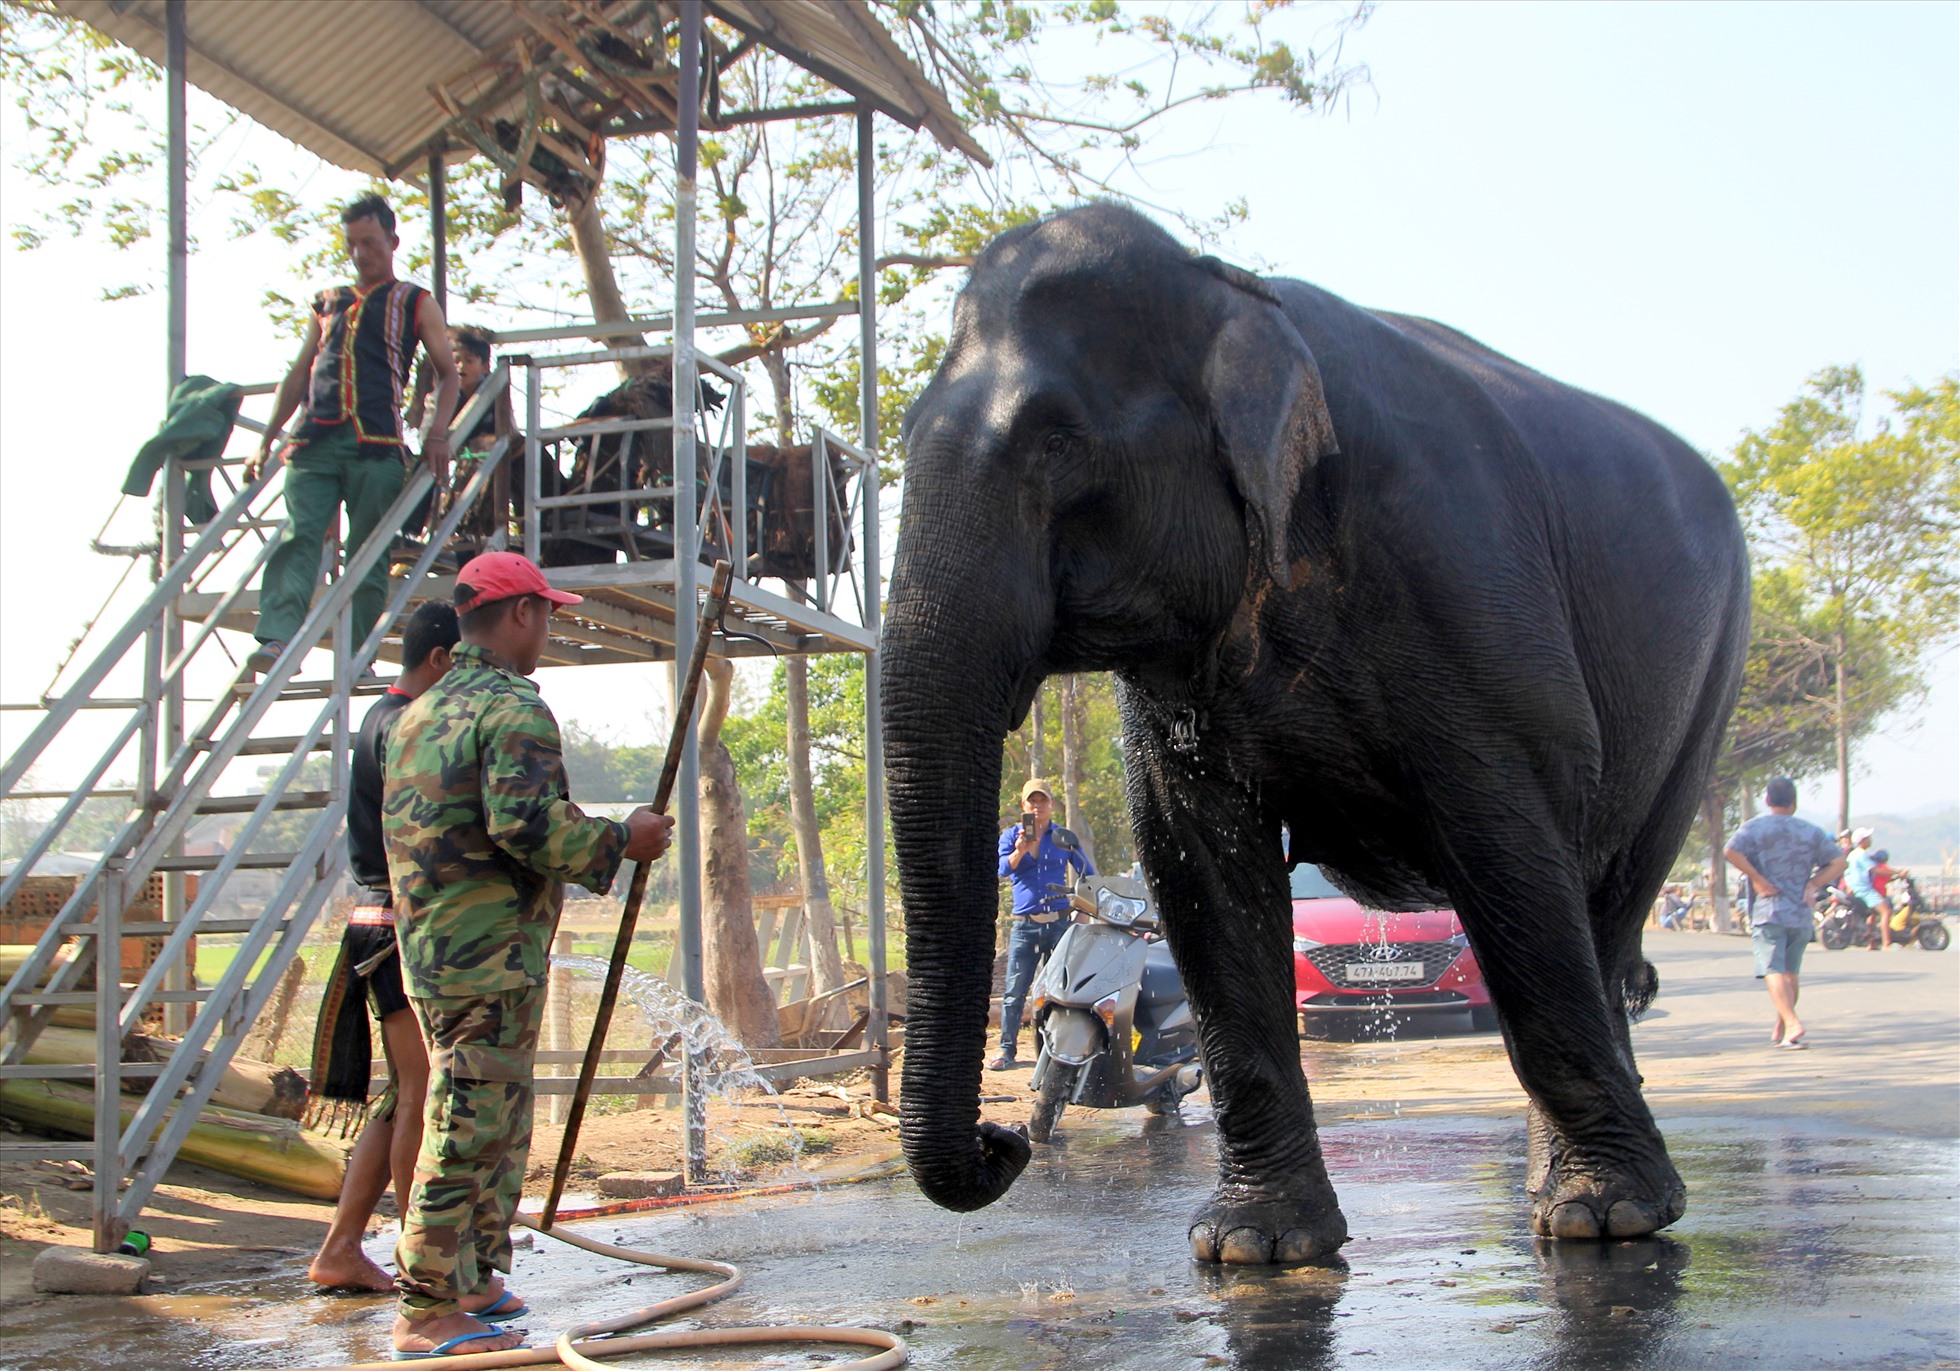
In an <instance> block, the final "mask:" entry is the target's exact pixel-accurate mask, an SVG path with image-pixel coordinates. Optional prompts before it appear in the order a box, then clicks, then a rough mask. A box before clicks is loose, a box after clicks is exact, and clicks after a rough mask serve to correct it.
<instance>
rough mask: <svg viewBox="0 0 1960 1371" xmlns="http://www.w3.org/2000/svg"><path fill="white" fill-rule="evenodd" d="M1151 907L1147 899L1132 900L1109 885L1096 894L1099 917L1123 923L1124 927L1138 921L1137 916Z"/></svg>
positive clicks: (1110, 921)
mask: <svg viewBox="0 0 1960 1371" xmlns="http://www.w3.org/2000/svg"><path fill="white" fill-rule="evenodd" d="M1149 907H1150V906H1149V904H1148V903H1147V902H1146V901H1143V900H1132V899H1129V898H1127V897H1125V896H1122V895H1118V894H1117V893H1116V892H1115V891H1113V890H1111V889H1109V888H1108V887H1104V888H1103V889H1102V890H1101V891H1098V892H1097V894H1096V915H1097V917H1098V918H1101V919H1104V920H1106V921H1107V922H1109V923H1113V924H1121V925H1123V926H1124V927H1128V926H1129V925H1131V924H1133V923H1135V922H1136V921H1137V916H1138V915H1140V914H1142V913H1143V912H1144V911H1145V910H1146V909H1148V908H1149Z"/></svg>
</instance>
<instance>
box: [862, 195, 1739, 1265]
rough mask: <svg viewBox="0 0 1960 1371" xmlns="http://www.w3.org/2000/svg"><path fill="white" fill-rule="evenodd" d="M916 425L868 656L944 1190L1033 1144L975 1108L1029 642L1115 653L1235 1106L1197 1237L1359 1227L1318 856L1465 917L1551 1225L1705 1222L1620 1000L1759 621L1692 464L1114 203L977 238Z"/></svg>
mask: <svg viewBox="0 0 1960 1371" xmlns="http://www.w3.org/2000/svg"><path fill="white" fill-rule="evenodd" d="M901 436H902V441H903V445H904V452H905V468H904V469H905V482H904V492H903V502H902V509H901V515H900V528H899V538H898V547H897V553H896V558H895V561H894V565H893V572H892V579H891V583H890V591H889V599H888V609H887V614H886V619H885V630H884V637H883V640H882V642H881V646H880V652H881V675H880V688H881V692H882V706H881V709H882V715H881V717H882V721H883V727H884V732H885V739H886V749H887V754H886V755H887V761H886V779H887V785H888V792H889V795H890V805H891V815H892V833H893V841H894V846H895V850H896V855H897V861H898V869H899V877H900V891H901V894H902V896H903V901H904V908H905V924H906V929H907V937H908V974H909V977H910V980H909V990H910V1012H909V1015H908V1019H907V1034H906V1043H905V1054H904V1066H903V1102H902V1105H901V1111H900V1117H901V1139H902V1142H903V1145H904V1151H905V1156H906V1159H907V1162H908V1165H909V1167H910V1170H911V1172H912V1175H913V1176H914V1178H915V1180H916V1182H917V1184H918V1185H919V1187H920V1189H921V1191H922V1192H923V1193H924V1194H926V1195H927V1196H929V1197H930V1198H931V1199H932V1200H934V1201H935V1202H937V1203H938V1204H940V1205H941V1206H944V1207H946V1208H949V1209H953V1210H959V1211H966V1210H972V1209H976V1208H979V1207H980V1206H983V1205H986V1204H989V1203H991V1202H992V1201H993V1200H995V1199H996V1198H998V1197H999V1196H1000V1195H1002V1194H1003V1193H1005V1191H1006V1190H1007V1188H1008V1187H1009V1186H1010V1185H1012V1184H1013V1181H1014V1178H1015V1177H1016V1176H1017V1175H1018V1174H1019V1173H1020V1171H1021V1170H1022V1168H1023V1167H1025V1166H1026V1165H1027V1163H1028V1160H1029V1158H1030V1155H1031V1149H1030V1147H1029V1144H1028V1142H1027V1140H1026V1139H1025V1137H1024V1136H1022V1135H1021V1134H1020V1133H1019V1131H1018V1130H1014V1129H1008V1128H1003V1127H1001V1126H999V1125H997V1124H993V1123H990V1122H983V1121H981V1120H980V1117H979V1105H978V1093H979V1087H980V1080H981V1055H982V1049H983V1046H984V1036H985V1030H986V1024H987V1011H988V991H989V980H990V974H989V973H990V968H991V964H992V959H993V943H994V927H995V919H994V911H995V890H994V879H995V877H994V871H995V867H994V856H993V853H994V846H993V844H994V840H995V825H996V820H997V805H998V799H997V796H998V787H999V783H1000V776H1001V766H1002V760H1001V758H1002V741H1003V739H1004V737H1005V736H1006V734H1007V733H1008V732H1009V731H1010V730H1012V729H1014V728H1016V727H1018V726H1019V724H1020V722H1021V721H1022V720H1023V719H1024V718H1025V717H1026V715H1027V713H1028V711H1029V709H1030V706H1031V704H1032V701H1033V698H1034V695H1035V692H1036V691H1037V689H1038V688H1039V687H1040V684H1041V682H1042V680H1043V679H1044V678H1045V677H1047V676H1049V675H1050V674H1055V673H1066V672H1084V671H1108V672H1112V673H1114V675H1115V677H1116V681H1117V688H1118V695H1119V705H1120V716H1121V719H1122V728H1123V756H1124V779H1125V788H1126V792H1127V799H1128V803H1129V807H1130V817H1131V824H1132V828H1133V832H1134V835H1135V839H1136V848H1137V853H1138V856H1139V858H1140V860H1141V863H1142V866H1143V870H1144V874H1145V876H1146V878H1147V879H1148V881H1149V885H1150V888H1151V890H1152V893H1153V895H1154V896H1155V898H1156V900H1157V901H1158V904H1159V906H1160V910H1161V917H1162V919H1163V923H1164V929H1165V934H1166V937H1167V939H1168V941H1169V943H1170V946H1171V949H1172V952H1173V954H1174V955H1175V957H1176V961H1177V965H1178V968H1179V970H1180V972H1181V973H1182V975H1183V978H1184V983H1185V986H1186V987H1187V989H1188V991H1189V994H1190V998H1191V1002H1192V1005H1193V1008H1194V1010H1195V1012H1196V1014H1197V1016H1198V1018H1199V1020H1200V1025H1201V1029H1200V1041H1201V1050H1202V1054H1203V1061H1204V1067H1205V1071H1206V1075H1207V1078H1208V1081H1209V1083H1210V1088H1211V1095H1212V1102H1213V1108H1214V1112H1215V1117H1216V1124H1217V1129H1218V1149H1219V1181H1218V1186H1217V1189H1216V1191H1215V1192H1214V1193H1213V1194H1212V1196H1211V1197H1210V1199H1209V1200H1208V1201H1207V1202H1206V1203H1205V1204H1204V1205H1203V1206H1202V1207H1201V1208H1200V1209H1199V1210H1198V1211H1197V1213H1196V1214H1195V1215H1194V1216H1193V1218H1192V1220H1191V1222H1190V1225H1189V1227H1188V1229H1187V1240H1188V1241H1189V1244H1190V1247H1191V1251H1192V1254H1193V1256H1194V1257H1195V1258H1197V1259H1198V1260H1201V1261H1206V1262H1225V1263H1239V1264H1247V1265H1259V1264H1278V1265H1290V1264H1300V1263H1306V1262H1313V1261H1319V1260H1324V1259H1327V1258H1329V1257H1330V1256H1332V1255H1333V1254H1336V1253H1337V1252H1338V1249H1339V1248H1340V1246H1341V1244H1342V1243H1343V1242H1345V1241H1346V1238H1347V1223H1346V1219H1345V1217H1344V1216H1343V1214H1342V1212H1341V1209H1340V1205H1339V1203H1338V1200H1337V1198H1336V1195H1335V1192H1334V1187H1333V1184H1332V1182H1331V1180H1330V1179H1329V1176H1328V1172H1327V1167H1326V1164H1325V1161H1324V1159H1323V1156H1322V1152H1321V1147H1320V1141H1319V1137H1318V1134H1317V1131H1316V1127H1315V1123H1314V1116H1313V1107H1312V1101H1311V1099H1310V1096H1309V1091H1308V1085H1307V1082H1306V1080H1305V1077H1304V1074H1303V1072H1302V1069H1301V1062H1300V1057H1299V1051H1298V1040H1297V1029H1296V1020H1295V1005H1294V1001H1293V990H1292V987H1293V979H1292V965H1293V961H1292V953H1291V945H1290V937H1291V923H1290V903H1289V896H1288V867H1289V862H1297V861H1301V860H1310V861H1312V862H1315V863H1317V864H1318V865H1319V866H1320V867H1321V868H1322V869H1323V870H1324V871H1325V872H1326V873H1327V874H1328V876H1329V877H1330V878H1331V879H1332V880H1333V881H1334V882H1335V884H1337V885H1338V886H1340V887H1341V888H1342V889H1343V890H1345V891H1346V892H1347V893H1349V894H1350V895H1353V896H1355V897H1356V898H1358V899H1361V900H1362V901H1364V902H1365V903H1367V904H1368V905H1370V906H1372V907H1375V908H1378V909H1383V910H1416V909H1431V908H1437V907H1442V906H1449V907H1453V908H1454V909H1455V910H1456V911H1457V913H1458V915H1459V917H1460V919H1461V921H1462V924H1463V927H1464V930H1465V932H1466V933H1467V935H1468V938H1469V942H1470V944H1471V946H1472V948H1473V949H1474V950H1475V952H1476V956H1477V959H1478V961H1479V963H1480V964H1481V966H1482V968H1483V971H1484V975H1485V977H1486V980H1487V982H1488V984H1489V987H1490V991H1491V995H1492V998H1493V1001H1494V1004H1495V1008H1496V1012H1497V1017H1498V1021H1499V1026H1500V1028H1501V1030H1502V1032H1503V1037H1504V1043H1505V1047H1506V1050H1507V1051H1508V1053H1509V1056H1510V1060H1511V1063H1512V1065H1513V1068H1514V1069H1515V1071H1516V1073H1517V1076H1518V1079H1519V1081H1520V1083H1521V1084H1522V1086H1523V1087H1524V1090H1525V1092H1526V1095H1527V1096H1528V1106H1527V1115H1528V1117H1527V1129H1526V1133H1527V1139H1528V1152H1529V1155H1528V1158H1527V1166H1526V1172H1527V1190H1528V1192H1529V1214H1528V1222H1529V1225H1530V1228H1531V1231H1532V1232H1534V1233H1535V1234H1538V1235H1540V1236H1544V1237H1550V1238H1562V1239H1607V1238H1612V1239H1620V1238H1630V1237H1635V1236H1639V1235H1643V1234H1647V1233H1651V1232H1654V1231H1656V1230H1658V1229H1660V1228H1662V1227H1665V1226H1666V1225H1667V1224H1669V1223H1672V1222H1673V1221H1674V1220H1675V1219H1677V1218H1678V1217H1680V1215H1681V1214H1682V1212H1683V1209H1684V1207H1685V1203H1686V1195H1685V1191H1684V1189H1683V1186H1682V1183H1681V1180H1680V1177H1679V1175H1678V1173H1677V1172H1676V1170H1675V1168H1674V1166H1673V1164H1672V1162H1671V1161H1670V1159H1669V1157H1668V1153H1667V1148H1666V1144H1665V1143H1664V1141H1663V1139H1662V1137H1661V1134H1660V1131H1659V1128H1658V1127H1657V1125H1656V1123H1655V1120H1654V1117H1653V1114H1652V1113H1651V1111H1650V1110H1649V1109H1648V1107H1647V1104H1646V1102H1645V1100H1644V1099H1643V1098H1642V1096H1641V1092H1640V1077H1639V1074H1638V1072H1637V1070H1636V1068H1635V1063H1634V1054H1633V1048H1632V1042H1631V1033H1630V1028H1629V1024H1630V1020H1631V1019H1632V1018H1633V1017H1635V1016H1637V1015H1638V1014H1639V1013H1640V1012H1641V1011H1642V1010H1644V1009H1645V1008H1646V1007H1647V1005H1648V1003H1649V1002H1650V1001H1651V999H1652V997H1653V995H1654V993H1655V991H1656V989H1657V987H1658V976H1657V975H1656V973H1655V971H1654V968H1653V967H1652V965H1651V964H1650V963H1648V962H1647V961H1646V960H1645V959H1644V957H1643V956H1642V953H1641V947H1640V937H1641V933H1640V930H1641V925H1642V923H1643V920H1644V918H1645V915H1646V912H1647V910H1648V907H1649V906H1650V904H1651V902H1652V900H1653V897H1654V894H1655V892H1656V891H1657V890H1658V889H1659V887H1660V885H1661V882H1662V880H1663V879H1664V877H1665V875H1666V873H1667V871H1668V868H1669V866H1670V865H1671V863H1672V862H1673V860H1674V858H1675V856H1676V854H1677V853H1678V852H1679V850H1680V848H1681V844H1682V842H1683V840H1684V839H1685V837H1686V834H1687V831H1688V827H1689V824H1690V822H1691V820H1692V818H1693V816H1694V813H1695V811H1696V807H1697V800H1698V797H1699V795H1700V793H1701V790H1702V787H1703V783H1704V781H1705V778H1706V776H1707V774H1708V771H1709V768H1710V766H1711V763H1712V760H1713V757H1714V754H1715V750H1716V748H1717V745H1718V742H1719V740H1720V738H1721V736H1722V733H1723V730H1724V728H1725V726H1726V723H1727V719H1728V715H1729V712H1730V710H1731V708H1732V706H1733V704H1734V701H1735V697H1736V694H1737V691H1738V689H1739V687H1740V680H1741V672H1742V666H1743V658H1744V654H1745V651H1746V647H1747V643H1748V637H1749V622H1748V616H1749V567H1748V555H1747V551H1746V548H1745V546H1744V542H1743V537H1742V532H1741V527H1740V524H1739V521H1738V520H1737V517H1736V513H1735V509H1734V506H1733V504H1732V502H1731V500H1730V498H1729V495H1728V492H1727V490H1726V489H1725V487H1724V485H1723V483H1722V481H1721V480H1720V479H1719V477H1718V476H1717V474H1716V473H1715V471H1714V470H1713V469H1712V468H1711V467H1710V466H1709V464H1708V463H1707V462H1706V461H1705V460H1704V459H1703V458H1702V457H1701V456H1699V455H1698V454H1697V453H1696V452H1695V451H1694V450H1692V449H1691V448H1690V447H1688V446H1687V444H1685V443H1684V442H1682V441H1681V440H1680V439H1679V438H1677V437H1675V436H1674V435H1673V434H1671V433H1669V432H1668V431H1667V430H1665V429H1663V428H1662V427H1661V426H1659V425H1658V424H1656V423H1654V422H1653V421H1652V420H1650V419H1647V418H1646V417H1644V416H1642V415H1640V414H1637V413H1635V412H1633V411H1631V410H1629V409H1627V408H1624V407H1622V406H1620V405H1618V404H1615V403H1613V402H1611V401H1608V400H1605V399H1602V398H1600V397H1598V396H1595V395H1592V394H1589V393H1586V392H1584V391H1580V390H1577V389H1574V388H1572V387H1569V386H1566V385H1563V384H1560V383H1559V382H1556V381H1553V380H1551V379H1549V378H1548V377H1546V376H1544V375H1542V374H1540V373H1538V372H1536V371H1532V370H1530V369H1529V368H1527V367H1525V366H1523V365H1521V364H1519V363H1517V362H1514V361H1512V360H1510V359H1509V358H1507V357H1504V356H1502V355H1500V354H1498V353H1496V352H1494V351H1492V350H1491V349H1489V348H1487V347H1485V346H1483V345H1482V344H1480V343H1478V342H1476V341H1475V340H1473V339H1471V338H1469V337H1467V336H1465V335H1464V334H1462V333H1459V332H1456V331H1455V330H1452V329H1450V328H1447V327H1444V326H1443V325H1441V324H1437V323H1433V322H1430V321H1429V320H1426V319H1421V318H1416V317H1412V316H1408V315H1401V314H1393V313H1386V312H1381V311H1373V310H1367V309H1362V308H1359V307H1357V306H1355V305H1352V304H1350V303H1348V302H1346V301H1345V300H1342V299H1340V298H1338V297H1337V296H1335V295H1332V294H1330V293H1329V292H1327V291H1325V290H1322V289H1318V288H1316V287H1315V286H1312V285H1309V284H1306V283H1304V282H1301V281H1296V280H1289V279H1282V278H1267V277H1260V276H1256V275H1253V274H1251V273H1249V272H1246V271H1244V270H1242V269H1239V268H1235V267H1232V266H1230V265H1228V264H1226V263H1224V262H1221V261H1219V260H1217V259H1215V258H1213V257H1209V256H1197V255H1194V254H1193V253H1191V252H1190V251H1188V250H1187V249H1185V248H1184V247H1183V246H1181V245H1180V244H1179V243H1178V242H1177V240H1176V239H1175V238H1174V237H1172V236H1171V235H1170V234H1169V233H1167V232H1165V231H1164V230H1163V229H1162V228H1161V227H1159V226H1158V225H1156V224H1155V223H1153V222H1151V221H1150V220H1149V219H1148V218H1146V217H1144V216H1143V215H1141V214H1139V213H1137V212H1135V211H1133V210H1130V209H1128V208H1125V207H1122V206H1118V205H1114V204H1109V203H1100V202H1098V203H1090V204H1087V205H1083V206H1079V207H1076V208H1072V209H1068V210H1065V211H1061V212H1057V213H1054V214H1052V215H1050V216H1048V217H1045V218H1042V219H1039V220H1036V221H1034V222H1031V223H1029V224H1024V225H1020V226H1017V227H1015V228H1013V229H1011V230H1009V231H1008V232H1006V233H1003V234H1002V235H1001V236H1000V237H998V238H997V239H995V240H994V241H993V242H992V243H991V244H989V245H988V246H987V247H986V248H985V249H984V251H983V252H981V253H980V254H979V256H978V257H977V258H976V259H975V261H974V263H973V264H972V266H971V267H970V269H969V274H968V276H967V279H966V281H965V282H964V284H963V286H962V288H961V291H960V293H959V296H958V298H957V301H956V303H955V305H954V310H953V319H952V329H951V333H950V335H949V340H948V343H947V346H946V349H945V353H944V355H943V358H942V360H941V363H940V365H939V368H938V370H937V372H936V373H935V374H934V375H933V377H932V378H931V379H930V381H929V382H928V383H927V385H926V386H925V388H924V389H923V390H922V391H921V392H920V394H919V396H918V397H917V399H916V400H915V401H914V403H913V404H912V406H911V408H910V409H909V411H908V412H907V414H906V416H905V420H904V424H903V428H902V434H901ZM1283 833H1285V834H1290V850H1289V849H1287V848H1285V847H1283V845H1282V834H1283Z"/></svg>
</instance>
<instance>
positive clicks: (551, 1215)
mask: <svg viewBox="0 0 1960 1371" xmlns="http://www.w3.org/2000/svg"><path fill="white" fill-rule="evenodd" d="M729 575H730V568H729V565H728V563H727V562H716V563H715V571H714V576H713V578H712V579H711V580H710V581H709V583H708V598H707V599H706V600H705V601H704V602H703V603H702V605H701V622H700V624H699V626H698V627H697V629H696V631H695V635H694V650H693V652H692V653H690V654H689V656H688V662H687V674H686V675H684V676H683V677H682V678H681V693H680V697H679V698H678V699H677V700H676V701H675V702H674V731H673V733H672V735H671V736H670V737H669V738H668V740H667V757H666V760H665V761H664V762H663V763H662V764H661V767H660V781H659V784H657V785H656V786H655V787H654V792H653V800H652V805H653V808H654V809H655V810H656V811H658V812H660V813H662V814H664V813H666V812H667V804H668V801H670V800H671V799H673V796H674V781H675V779H676V778H677V777H678V776H679V775H680V766H681V751H682V749H683V748H684V747H685V746H686V743H687V739H688V737H689V735H690V733H691V726H692V724H693V722H694V702H695V700H696V698H697V697H698V696H699V695H700V693H701V670H702V667H703V666H704V665H706V663H707V660H708V644H709V643H710V642H712V641H713V640H714V636H715V629H716V628H717V627H718V626H719V625H720V624H721V616H722V612H723V611H724V610H725V609H727V607H728V579H729ZM651 866H652V863H650V862H636V863H634V865H633V882H632V884H631V886H629V887H628V888H627V891H626V908H625V909H624V910H622V911H621V912H620V916H619V933H618V935H617V936H615V937H614V939H613V950H612V962H611V964H610V965H609V966H607V967H606V985H605V989H604V990H602V991H600V992H599V1009H598V1012H597V1014H596V1015H595V1016H594V1018H593V1020H592V1038H591V1041H589V1042H587V1043H586V1045H585V1059H584V1061H582V1062H580V1063H579V1069H578V1088H577V1089H576V1090H574V1091H573V1092H572V1106H571V1109H570V1111H569V1112H568V1113H567V1114H566V1115H565V1136H564V1138H563V1140H561V1141H560V1142H559V1144H558V1165H557V1166H556V1167H555V1168H554V1169H553V1170H552V1173H551V1193H550V1194H548V1195H546V1196H545V1201H544V1214H543V1216H542V1218H541V1220H540V1222H539V1224H538V1226H539V1227H540V1228H549V1227H551V1225H552V1222H553V1220H555V1219H556V1218H557V1217H558V1201H559V1200H560V1199H561V1198H563V1197H564V1194H565V1180H566V1178H567V1177H568V1176H569V1175H570V1174H571V1170H572V1153H573V1151H574V1150H575V1149H576V1148H577V1147H578V1131H579V1125H580V1124H582V1123H583V1122H584V1121H585V1105H586V1101H587V1100H589V1099H591V1097H592V1082H593V1079H594V1078H595V1077H596V1076H597V1075H598V1074H599V1054H600V1052H601V1051H603V1050H604V1048H605V1043H606V1030H607V1029H608V1028H610V1027H611V1026H612V1015H613V1006H614V1005H615V1004H617V1003H618V1001H619V982H620V979H621V977H622V976H624V974H625V971H626V954H627V952H628V951H629V950H630V949H631V948H632V946H633V929H634V926H635V925H636V924H638V923H639V921H640V902H641V901H642V900H644V899H645V898H646V893H647V873H648V871H649V870H650V868H651Z"/></svg>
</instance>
